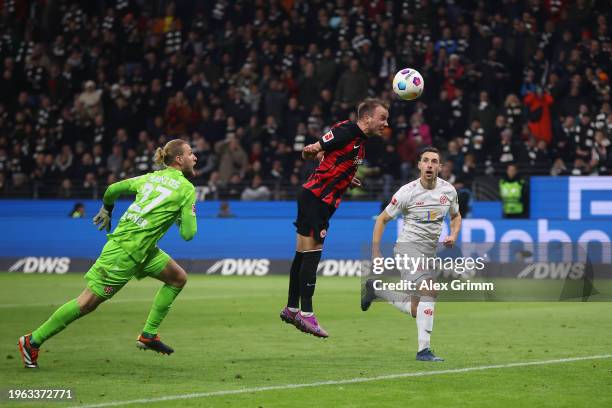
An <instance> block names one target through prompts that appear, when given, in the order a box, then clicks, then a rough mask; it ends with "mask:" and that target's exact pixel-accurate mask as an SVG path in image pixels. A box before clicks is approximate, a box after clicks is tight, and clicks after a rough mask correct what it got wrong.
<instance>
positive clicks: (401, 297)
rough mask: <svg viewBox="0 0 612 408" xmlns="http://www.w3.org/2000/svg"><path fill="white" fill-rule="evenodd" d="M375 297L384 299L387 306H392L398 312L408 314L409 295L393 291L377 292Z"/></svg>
mask: <svg viewBox="0 0 612 408" xmlns="http://www.w3.org/2000/svg"><path fill="white" fill-rule="evenodd" d="M376 296H377V297H379V298H381V299H385V300H386V301H387V302H389V304H391V305H393V306H394V307H396V308H397V309H399V311H400V312H403V313H408V314H410V295H409V294H407V293H403V292H396V291H394V290H377V291H376Z"/></svg>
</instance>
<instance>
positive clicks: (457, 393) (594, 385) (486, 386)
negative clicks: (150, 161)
mask: <svg viewBox="0 0 612 408" xmlns="http://www.w3.org/2000/svg"><path fill="white" fill-rule="evenodd" d="M286 279H287V278H286V277H271V276H270V277H211V276H191V278H190V282H189V283H188V285H187V287H186V288H185V290H184V291H183V292H182V293H181V295H180V296H179V298H178V300H177V302H176V303H175V305H174V306H173V309H172V310H171V312H170V314H169V315H168V318H167V319H166V321H165V322H164V323H163V325H162V327H161V331H160V333H161V336H162V339H163V340H164V341H166V342H167V343H168V344H170V345H171V346H172V347H174V348H175V350H176V353H175V354H173V355H172V356H161V355H156V354H154V353H152V352H141V351H138V350H136V348H135V340H136V336H137V335H138V333H139V331H140V330H141V328H142V325H143V324H144V320H145V318H146V316H147V313H148V310H149V307H150V304H151V301H152V299H153V296H154V294H155V292H156V290H157V288H158V287H159V283H158V282H156V281H154V280H150V279H149V280H144V281H140V282H131V283H130V284H129V285H127V286H126V287H125V288H124V289H123V290H122V291H121V292H119V294H117V295H116V296H115V298H114V299H113V300H111V301H109V302H107V303H106V304H103V305H102V306H100V308H99V309H98V310H97V311H95V312H94V313H93V314H92V315H89V316H87V317H85V318H83V319H81V320H77V321H76V322H75V323H73V324H72V325H71V326H70V327H69V328H68V329H66V330H65V331H64V332H62V333H60V334H59V335H58V336H57V337H55V338H53V339H51V340H49V341H48V342H47V343H45V344H44V345H43V347H42V350H41V354H40V358H39V363H40V366H41V368H40V369H39V370H25V369H24V368H23V367H22V364H21V361H20V358H19V355H18V352H17V348H16V341H17V338H18V336H19V335H21V334H24V333H27V332H29V331H31V330H32V329H33V328H35V327H36V326H37V325H38V324H40V323H41V322H42V321H43V320H44V319H46V318H47V317H48V316H49V314H50V313H52V312H53V311H54V310H55V308H56V307H57V306H59V305H60V304H62V303H64V302H65V301H66V300H68V299H70V298H72V297H75V296H76V295H77V294H78V293H79V292H80V291H81V290H82V288H83V287H84V280H83V279H82V276H80V275H63V276H52V275H23V274H4V273H3V274H0V322H1V327H2V330H1V331H0V389H2V392H3V395H2V398H3V399H2V400H0V404H1V405H3V406H17V407H28V406H48V405H49V404H50V403H49V402H46V403H43V402H38V403H36V402H14V403H11V402H10V401H7V399H6V390H7V389H9V388H20V389H35V388H72V389H73V390H74V393H75V397H76V398H75V400H73V401H72V402H68V403H66V402H57V403H52V406H53V407H58V408H59V407H62V406H74V405H78V404H100V403H107V402H115V401H127V400H134V399H143V398H145V399H148V398H160V397H165V396H169V395H180V394H191V393H202V392H213V391H225V390H239V389H244V388H253V387H267V386H277V385H284V384H300V383H312V382H318V381H327V380H344V379H351V378H361V377H374V376H379V375H386V374H396V373H407V372H418V371H431V370H446V369H458V368H464V367H475V366H484V365H495V364H502V365H503V364H508V363H515V362H527V361H543V360H553V359H559V358H565V357H579V356H591V355H602V354H610V353H611V351H612V336H610V334H611V333H612V313H611V312H610V311H611V308H610V303H603V302H600V303H569V302H568V303H565V302H564V303H543V302H540V303H537V302H534V303H518V302H511V303H510V302H508V303H501V302H489V303H482V302H481V303H476V302H474V303H465V302H464V303H457V302H455V303H450V302H442V303H439V304H438V305H437V306H436V321H435V325H434V329H435V330H434V334H433V337H432V344H433V348H434V350H435V352H436V353H437V354H439V355H440V356H442V357H444V358H446V359H447V361H446V362H444V363H438V364H432V363H423V362H417V361H415V360H414V354H415V348H416V329H415V324H414V321H413V319H412V318H410V317H408V316H406V315H403V314H401V313H399V312H398V311H397V310H396V309H394V308H393V307H391V306H390V305H386V304H383V303H375V304H373V306H372V308H371V310H370V311H368V312H367V313H363V312H361V311H360V309H359V285H360V280H359V279H357V278H320V279H319V281H318V284H317V286H318V287H317V294H316V297H315V310H316V311H317V316H318V317H319V319H320V321H321V322H322V324H323V326H324V327H325V328H326V329H327V330H328V331H329V332H330V335H331V337H330V338H329V339H327V340H321V339H317V338H314V337H312V336H307V335H305V334H303V333H300V332H298V331H297V330H296V329H295V328H293V327H291V326H289V325H286V324H284V323H282V322H281V321H280V319H279V318H278V312H279V311H280V309H281V307H282V306H283V303H284V301H285V293H286V284H287V282H286ZM413 404H421V405H425V404H426V405H427V406H431V407H447V406H463V407H510V406H517V405H519V404H520V405H523V406H538V407H563V406H567V407H570V406H571V407H573V408H575V407H589V408H590V407H603V406H612V359H598V360H588V361H577V362H569V363H562V364H550V365H537V366H527V367H512V368H500V369H491V370H486V371H471V372H458V373H447V374H438V375H430V376H423V377H409V378H401V379H388V380H379V381H373V382H364V383H358V384H343V385H326V386H318V387H314V388H298V389H283V390H270V391H263V392H255V393H245V394H236V395H218V396H207V397H200V398H193V399H184V400H174V401H158V402H151V403H148V404H147V405H149V406H153V407H173V406H181V407H183V406H187V407H192V406H193V407H195V406H202V407H208V406H211V407H233V406H240V407H243V406H255V407H259V406H261V407H285V406H291V407H293V408H295V407H302V406H303V407H306V406H312V405H315V406H323V407H328V406H333V407H387V406H389V407H396V406H408V405H413Z"/></svg>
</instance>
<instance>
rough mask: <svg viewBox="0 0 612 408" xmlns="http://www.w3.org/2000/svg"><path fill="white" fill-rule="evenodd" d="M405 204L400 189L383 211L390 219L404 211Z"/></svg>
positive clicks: (403, 193)
mask: <svg viewBox="0 0 612 408" xmlns="http://www.w3.org/2000/svg"><path fill="white" fill-rule="evenodd" d="M405 204H406V193H405V192H404V191H402V190H401V189H400V190H398V191H397V192H396V193H395V194H393V198H392V199H391V202H390V203H389V204H388V205H387V207H386V208H385V211H386V212H387V214H389V216H390V217H391V218H395V217H397V216H398V215H400V214H401V213H402V212H403V211H404V206H405Z"/></svg>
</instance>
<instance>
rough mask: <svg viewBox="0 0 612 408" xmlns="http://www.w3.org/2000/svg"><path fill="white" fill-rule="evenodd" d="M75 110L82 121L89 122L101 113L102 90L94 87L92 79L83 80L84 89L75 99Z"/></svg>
mask: <svg viewBox="0 0 612 408" xmlns="http://www.w3.org/2000/svg"><path fill="white" fill-rule="evenodd" d="M77 112H78V115H79V117H80V119H81V120H82V121H84V122H91V121H93V120H94V119H95V118H96V116H98V115H101V114H102V91H101V90H99V89H96V84H95V82H94V81H91V80H90V81H87V82H85V86H84V90H83V92H82V93H81V95H79V99H78V100H77Z"/></svg>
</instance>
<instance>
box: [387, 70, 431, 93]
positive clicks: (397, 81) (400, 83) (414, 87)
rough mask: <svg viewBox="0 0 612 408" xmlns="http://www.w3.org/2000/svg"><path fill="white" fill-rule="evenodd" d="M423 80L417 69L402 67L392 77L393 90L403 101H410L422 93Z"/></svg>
mask: <svg viewBox="0 0 612 408" xmlns="http://www.w3.org/2000/svg"><path fill="white" fill-rule="evenodd" d="M424 86H425V82H424V81H423V77H422V76H421V74H419V71H417V70H416V69H412V68H404V69H402V70H401V71H399V72H398V73H397V74H395V77H394V78H393V92H395V94H396V95H397V96H398V97H399V98H400V99H403V100H405V101H412V100H414V99H416V98H418V97H419V96H421V94H422V93H423V87H424Z"/></svg>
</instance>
